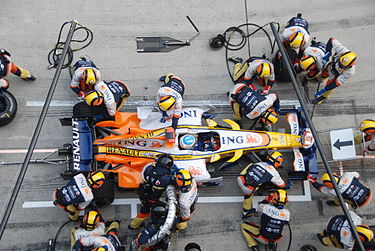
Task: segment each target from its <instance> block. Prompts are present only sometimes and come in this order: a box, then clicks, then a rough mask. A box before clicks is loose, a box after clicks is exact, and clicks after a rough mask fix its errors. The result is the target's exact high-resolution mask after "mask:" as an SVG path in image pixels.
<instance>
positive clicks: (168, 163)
mask: <svg viewBox="0 0 375 251" xmlns="http://www.w3.org/2000/svg"><path fill="white" fill-rule="evenodd" d="M173 163H174V160H173V157H172V156H171V155H169V154H166V153H163V154H160V155H159V156H158V157H157V158H156V166H157V165H162V166H165V167H167V168H168V169H172V167H173Z"/></svg>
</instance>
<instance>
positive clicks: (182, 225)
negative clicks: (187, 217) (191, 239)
mask: <svg viewBox="0 0 375 251" xmlns="http://www.w3.org/2000/svg"><path fill="white" fill-rule="evenodd" d="M176 227H177V229H178V230H184V229H186V228H187V222H186V221H184V222H180V223H177V224H176Z"/></svg>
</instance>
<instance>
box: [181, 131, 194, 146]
mask: <svg viewBox="0 0 375 251" xmlns="http://www.w3.org/2000/svg"><path fill="white" fill-rule="evenodd" d="M196 142H197V139H196V138H195V137H194V136H193V135H191V134H185V135H183V136H182V137H181V138H180V146H181V148H182V149H185V150H189V149H193V148H194V146H195V144H196Z"/></svg>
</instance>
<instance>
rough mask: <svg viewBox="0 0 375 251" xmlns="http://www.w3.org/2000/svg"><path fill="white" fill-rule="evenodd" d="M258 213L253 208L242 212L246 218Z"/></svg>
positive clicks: (243, 217)
mask: <svg viewBox="0 0 375 251" xmlns="http://www.w3.org/2000/svg"><path fill="white" fill-rule="evenodd" d="M255 213H256V209H255V208H252V209H250V210H247V211H244V212H242V219H243V220H245V219H247V218H250V217H253V216H254V215H255Z"/></svg>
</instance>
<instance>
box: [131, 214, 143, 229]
mask: <svg viewBox="0 0 375 251" xmlns="http://www.w3.org/2000/svg"><path fill="white" fill-rule="evenodd" d="M147 219H148V217H144V218H140V217H138V216H137V217H135V218H134V219H133V220H132V221H131V222H130V224H129V226H128V228H129V229H137V228H139V227H140V226H142V225H143V224H144V222H145V221H146V220H147Z"/></svg>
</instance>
